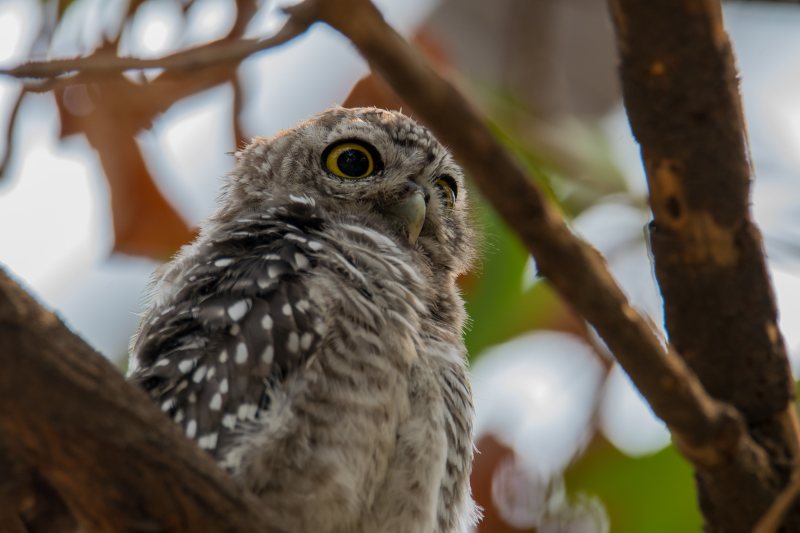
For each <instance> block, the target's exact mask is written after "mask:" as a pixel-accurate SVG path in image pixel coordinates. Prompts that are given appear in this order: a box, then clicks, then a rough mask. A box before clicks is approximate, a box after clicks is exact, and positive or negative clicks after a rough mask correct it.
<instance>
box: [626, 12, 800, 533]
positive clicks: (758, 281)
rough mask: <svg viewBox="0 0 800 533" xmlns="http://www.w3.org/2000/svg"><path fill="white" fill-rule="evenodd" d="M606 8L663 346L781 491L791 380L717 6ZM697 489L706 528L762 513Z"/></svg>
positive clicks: (704, 478) (789, 441)
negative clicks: (731, 415)
mask: <svg viewBox="0 0 800 533" xmlns="http://www.w3.org/2000/svg"><path fill="white" fill-rule="evenodd" d="M610 6H611V11H612V13H613V18H614V23H615V27H616V31H617V37H618V43H619V50H620V56H621V69H620V72H621V77H622V82H623V92H624V99H625V106H626V109H627V111H628V116H629V117H630V122H631V126H632V128H633V132H634V134H635V136H636V138H637V140H638V141H639V143H640V145H641V150H642V159H643V161H644V165H645V169H646V171H647V180H648V185H649V189H650V205H651V208H652V210H653V222H652V224H651V226H650V235H651V242H652V248H653V255H654V258H655V265H656V276H657V278H658V282H659V285H660V287H661V292H662V294H663V297H664V309H665V318H666V326H667V330H668V331H669V337H670V342H671V343H672V345H673V346H674V347H675V348H676V349H677V351H678V353H680V354H681V356H683V358H684V359H685V360H686V362H687V364H688V365H689V366H690V367H691V368H692V369H693V370H694V371H695V372H696V374H697V376H698V377H699V378H700V381H701V382H702V384H703V386H704V387H705V389H706V390H707V391H708V392H709V393H710V394H711V395H713V396H714V397H715V398H717V399H719V400H722V401H724V402H726V403H729V404H731V405H733V406H734V407H736V408H737V409H738V410H739V411H740V412H741V413H742V414H743V415H744V417H745V420H746V423H747V426H748V430H749V433H750V435H751V436H752V438H753V439H754V440H755V441H756V442H758V443H759V444H760V445H761V447H762V449H764V450H765V451H766V452H767V453H768V455H769V462H770V469H769V471H768V472H765V481H766V482H768V483H769V484H770V485H780V484H782V483H784V482H785V480H786V478H787V476H788V474H789V471H790V470H791V467H792V464H793V463H794V461H795V459H796V456H797V450H796V445H797V443H796V442H795V440H794V439H795V437H794V435H793V430H792V421H791V417H792V416H794V415H793V413H792V411H793V407H792V403H791V402H792V396H793V393H792V380H791V375H790V370H789V365H788V359H787V356H786V349H785V347H784V344H783V338H782V336H781V334H780V331H779V330H778V326H777V310H776V305H775V300H774V297H773V294H772V288H771V286H770V282H769V275H768V272H767V267H766V261H765V259H764V253H763V245H762V241H761V235H760V233H759V231H758V228H757V227H756V226H755V224H754V223H753V221H752V218H751V214H750V210H749V202H750V179H751V171H752V168H751V166H750V162H749V161H748V154H747V143H746V141H747V137H746V132H745V128H744V121H743V115H742V109H741V103H740V99H739V92H738V83H737V80H736V69H735V66H734V61H733V54H732V52H731V47H730V43H729V41H728V37H727V35H726V33H725V30H724V28H723V25H722V16H721V11H720V4H719V2H718V1H716V0H704V1H701V2H678V3H676V2H673V1H669V0H649V1H648V2H641V1H638V0H611V2H610ZM730 483H733V484H732V485H730ZM699 489H700V495H701V503H702V505H703V511H704V514H705V515H706V518H707V523H708V525H709V529H713V530H719V531H737V530H742V531H744V530H750V529H751V528H752V526H753V524H754V523H755V520H756V519H758V517H759V512H758V509H756V508H757V507H759V506H763V505H765V504H766V503H768V501H762V502H759V503H756V500H757V498H754V494H753V492H752V487H751V486H748V485H744V484H741V483H739V482H737V481H736V480H728V479H727V476H724V475H721V473H720V472H714V471H712V472H703V471H701V472H699ZM765 496H768V495H767V494H765ZM762 512H763V511H762ZM798 518H800V516H798V517H795V518H794V519H793V521H792V524H794V525H795V526H798V525H799V524H800V522H797V521H796V520H797V519H798Z"/></svg>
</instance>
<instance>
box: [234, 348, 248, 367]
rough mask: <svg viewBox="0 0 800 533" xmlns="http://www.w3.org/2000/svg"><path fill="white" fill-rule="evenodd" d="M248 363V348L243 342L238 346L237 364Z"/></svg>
mask: <svg viewBox="0 0 800 533" xmlns="http://www.w3.org/2000/svg"><path fill="white" fill-rule="evenodd" d="M246 361H247V346H245V344H244V343H243V342H240V343H239V344H237V345H236V363H237V364H239V365H243V364H244V363H245V362H246Z"/></svg>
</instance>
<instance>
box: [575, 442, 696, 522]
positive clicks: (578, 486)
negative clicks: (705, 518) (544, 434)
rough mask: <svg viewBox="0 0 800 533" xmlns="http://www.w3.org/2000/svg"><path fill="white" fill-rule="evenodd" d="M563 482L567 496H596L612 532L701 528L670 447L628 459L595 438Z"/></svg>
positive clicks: (689, 481)
mask: <svg viewBox="0 0 800 533" xmlns="http://www.w3.org/2000/svg"><path fill="white" fill-rule="evenodd" d="M565 479H566V484H567V488H568V490H569V491H570V492H571V493H578V492H583V493H586V494H588V495H594V496H597V497H599V498H600V500H601V501H602V502H603V505H605V507H606V511H607V512H608V516H609V520H610V523H611V531H614V532H615V533H627V532H630V533H667V532H672V531H681V532H691V531H701V530H702V516H701V515H700V512H699V510H698V504H697V495H696V489H695V485H694V480H693V477H692V470H691V468H690V466H689V464H688V463H687V462H686V460H685V459H684V458H683V457H682V456H681V455H680V454H679V453H678V452H677V451H676V450H675V448H674V446H669V447H667V448H665V449H664V450H662V451H660V452H658V453H656V454H653V455H649V456H646V457H639V458H633V457H628V456H627V455H625V454H623V453H622V452H620V451H619V450H617V449H616V448H615V447H614V446H612V445H611V444H609V443H608V442H607V441H605V440H602V439H599V438H598V439H596V440H595V441H594V442H593V443H592V445H591V446H590V448H589V449H588V450H587V451H586V453H585V454H584V455H583V456H582V457H581V458H580V459H579V460H578V461H577V463H576V464H575V465H573V466H572V467H571V468H570V469H568V470H567V472H566V473H565Z"/></svg>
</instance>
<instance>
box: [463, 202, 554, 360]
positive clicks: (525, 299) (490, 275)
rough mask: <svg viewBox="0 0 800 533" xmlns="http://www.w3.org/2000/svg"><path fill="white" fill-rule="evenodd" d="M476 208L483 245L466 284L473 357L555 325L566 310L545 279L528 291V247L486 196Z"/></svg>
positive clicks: (469, 345)
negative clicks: (561, 313) (492, 207)
mask: <svg viewBox="0 0 800 533" xmlns="http://www.w3.org/2000/svg"><path fill="white" fill-rule="evenodd" d="M473 197H474V196H473ZM475 207H476V209H475V211H476V225H477V227H478V231H479V233H480V239H481V240H482V243H483V249H482V253H481V254H480V260H479V263H478V266H477V268H476V269H475V271H474V272H473V273H472V274H471V275H470V277H469V278H468V279H467V280H465V282H464V286H465V289H466V290H465V293H466V294H465V296H466V307H467V314H468V316H469V317H470V318H469V323H468V327H467V331H466V336H465V342H466V344H467V350H468V352H469V354H470V358H472V359H474V358H475V357H477V356H479V355H480V354H481V352H482V351H483V350H485V349H486V348H488V347H490V346H492V345H495V344H498V343H501V342H504V341H507V340H509V339H511V338H513V337H515V336H517V335H520V334H522V333H524V332H526V331H529V330H532V329H543V328H546V327H549V326H552V325H553V324H554V320H557V315H558V313H557V310H558V309H560V308H561V303H560V300H559V298H558V296H557V295H556V294H555V293H554V292H553V290H552V289H551V288H550V286H549V285H547V284H545V283H535V284H532V285H533V286H532V287H530V288H529V289H527V290H524V282H525V274H526V268H527V265H528V258H529V256H528V253H527V251H526V250H525V249H524V248H523V246H522V244H521V243H520V241H519V239H518V238H517V236H516V235H515V234H514V233H513V232H512V231H511V230H510V229H509V228H508V226H506V225H505V223H504V222H503V221H502V220H500V217H499V216H498V215H497V213H496V212H495V211H494V210H493V209H491V208H490V207H489V206H488V205H487V204H486V203H485V202H484V201H483V200H480V201H476V202H475Z"/></svg>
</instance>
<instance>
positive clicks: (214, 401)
mask: <svg viewBox="0 0 800 533" xmlns="http://www.w3.org/2000/svg"><path fill="white" fill-rule="evenodd" d="M208 408H209V409H211V410H212V411H219V410H220V409H221V408H222V394H220V393H216V394H215V395H214V396H213V397H212V398H211V402H209V404H208Z"/></svg>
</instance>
